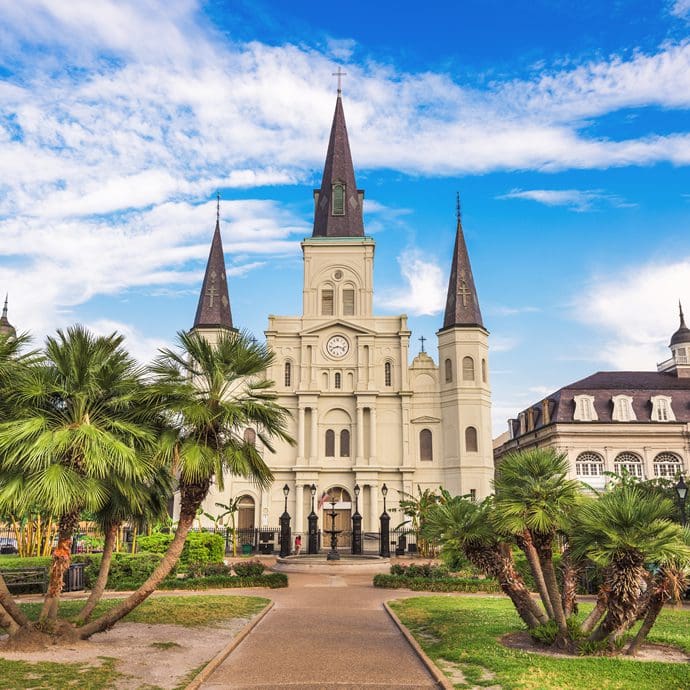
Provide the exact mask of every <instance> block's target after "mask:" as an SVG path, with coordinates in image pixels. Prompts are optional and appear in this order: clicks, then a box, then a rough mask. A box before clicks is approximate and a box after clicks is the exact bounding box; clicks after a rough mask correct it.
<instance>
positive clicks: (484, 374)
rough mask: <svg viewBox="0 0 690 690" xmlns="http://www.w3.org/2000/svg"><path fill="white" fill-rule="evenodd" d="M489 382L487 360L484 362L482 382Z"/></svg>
mask: <svg viewBox="0 0 690 690" xmlns="http://www.w3.org/2000/svg"><path fill="white" fill-rule="evenodd" d="M487 381H488V374H487V371H486V360H485V359H483V360H482V382H483V383H486V382H487Z"/></svg>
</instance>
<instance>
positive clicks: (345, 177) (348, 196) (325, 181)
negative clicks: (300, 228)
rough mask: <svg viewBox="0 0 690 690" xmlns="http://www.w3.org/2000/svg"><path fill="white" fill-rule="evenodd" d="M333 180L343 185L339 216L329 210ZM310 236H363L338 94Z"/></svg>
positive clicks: (353, 171)
mask: <svg viewBox="0 0 690 690" xmlns="http://www.w3.org/2000/svg"><path fill="white" fill-rule="evenodd" d="M336 182H341V183H344V184H345V214H344V215H342V216H334V215H333V214H332V213H331V190H332V188H333V185H334V184H335V183H336ZM362 196H364V195H363V194H362ZM312 237H364V220H363V218H362V205H361V202H360V195H359V193H358V190H357V184H356V183H355V169H354V167H353V165H352V154H351V153H350V142H349V141H348V137H347V127H346V125H345V113H344V111H343V99H342V98H341V97H340V94H338V98H337V100H336V102H335V113H334V114H333V124H332V125H331V137H330V139H329V141H328V152H327V153H326V163H325V165H324V166H323V177H322V178H321V189H320V190H319V197H318V201H317V203H316V208H315V209H314V232H313V233H312Z"/></svg>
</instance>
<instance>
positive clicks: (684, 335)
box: [671, 302, 690, 346]
mask: <svg viewBox="0 0 690 690" xmlns="http://www.w3.org/2000/svg"><path fill="white" fill-rule="evenodd" d="M678 309H679V311H680V327H679V328H678V330H677V331H676V332H675V333H674V334H673V335H672V336H671V346H673V345H682V344H683V343H688V344H690V328H688V327H687V326H686V325H685V317H684V316H683V307H682V306H681V304H680V302H679V303H678Z"/></svg>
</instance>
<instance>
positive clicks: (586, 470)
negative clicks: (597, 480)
mask: <svg viewBox="0 0 690 690" xmlns="http://www.w3.org/2000/svg"><path fill="white" fill-rule="evenodd" d="M575 473H576V474H577V476H578V477H601V476H602V475H603V474H604V461H603V460H602V458H601V455H598V454H597V453H592V452H591V451H587V452H585V453H580V454H579V455H578V456H577V460H575Z"/></svg>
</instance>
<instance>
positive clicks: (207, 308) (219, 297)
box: [194, 193, 233, 329]
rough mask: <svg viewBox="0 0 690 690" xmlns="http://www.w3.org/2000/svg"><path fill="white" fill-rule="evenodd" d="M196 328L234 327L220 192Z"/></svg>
mask: <svg viewBox="0 0 690 690" xmlns="http://www.w3.org/2000/svg"><path fill="white" fill-rule="evenodd" d="M194 328H227V329H232V328H233V325H232V311H231V309H230V295H229V293H228V279H227V276H226V273H225V257H224V256H223V241H222V240H221V237H220V193H219V194H218V196H217V200H216V229H215V231H214V233H213V240H212V242H211V251H210V252H209V255H208V262H207V263H206V274H205V275H204V282H203V283H202V285H201V294H200V295H199V305H198V306H197V309H196V316H195V317H194Z"/></svg>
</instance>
